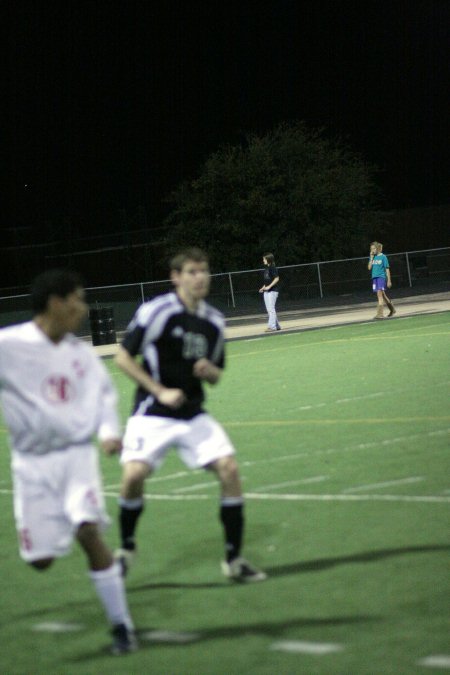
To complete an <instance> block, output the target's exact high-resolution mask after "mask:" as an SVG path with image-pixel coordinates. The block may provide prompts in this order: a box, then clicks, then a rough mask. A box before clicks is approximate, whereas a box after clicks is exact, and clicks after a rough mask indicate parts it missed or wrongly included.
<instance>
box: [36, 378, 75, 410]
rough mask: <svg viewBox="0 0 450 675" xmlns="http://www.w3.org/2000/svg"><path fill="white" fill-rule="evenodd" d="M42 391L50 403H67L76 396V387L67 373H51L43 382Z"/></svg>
mask: <svg viewBox="0 0 450 675" xmlns="http://www.w3.org/2000/svg"><path fill="white" fill-rule="evenodd" d="M42 393H43V395H44V398H46V399H47V401H49V402H50V403H67V402H68V401H71V400H72V399H73V398H75V387H74V386H73V384H72V383H71V382H70V380H69V378H67V377H66V376H65V375H50V377H47V379H46V380H44V382H43V384H42Z"/></svg>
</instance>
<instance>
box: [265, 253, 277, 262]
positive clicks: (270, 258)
mask: <svg viewBox="0 0 450 675" xmlns="http://www.w3.org/2000/svg"><path fill="white" fill-rule="evenodd" d="M263 258H265V259H266V260H267V262H268V263H269V265H274V264H275V257H274V255H273V253H264V255H263Z"/></svg>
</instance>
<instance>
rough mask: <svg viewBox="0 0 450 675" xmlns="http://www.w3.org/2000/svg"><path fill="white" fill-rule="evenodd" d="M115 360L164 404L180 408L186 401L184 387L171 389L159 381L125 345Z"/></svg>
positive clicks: (130, 376) (125, 371) (131, 377)
mask: <svg viewBox="0 0 450 675" xmlns="http://www.w3.org/2000/svg"><path fill="white" fill-rule="evenodd" d="M114 361H115V363H116V364H117V366H118V367H119V368H120V369H121V370H122V371H123V372H124V373H125V374H126V375H128V377H129V378H130V379H132V380H134V382H136V383H137V384H139V385H140V386H141V387H142V388H143V389H145V390H146V391H148V392H149V394H151V395H152V396H154V397H155V398H156V399H157V400H158V401H159V402H160V403H162V405H166V406H168V407H169V408H178V407H179V406H181V405H182V404H183V403H184V401H185V395H184V392H183V391H182V389H169V388H168V387H165V386H164V385H163V384H161V382H157V381H156V380H155V379H154V378H153V377H151V376H150V375H149V374H148V373H147V372H146V371H145V370H144V368H143V367H142V366H141V364H140V363H138V362H137V361H136V360H135V358H134V356H132V355H131V354H130V353H129V352H128V351H127V350H126V349H125V348H124V347H122V346H120V347H119V349H118V351H117V354H116V356H115V358H114Z"/></svg>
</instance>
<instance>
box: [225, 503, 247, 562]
mask: <svg viewBox="0 0 450 675" xmlns="http://www.w3.org/2000/svg"><path fill="white" fill-rule="evenodd" d="M220 520H221V521H222V524H223V529H224V534H225V555H226V559H227V562H230V560H234V558H237V557H238V556H239V554H240V552H241V546H242V536H243V532H244V504H243V502H242V499H241V500H238V499H233V500H231V499H228V500H224V501H222V504H221V506H220Z"/></svg>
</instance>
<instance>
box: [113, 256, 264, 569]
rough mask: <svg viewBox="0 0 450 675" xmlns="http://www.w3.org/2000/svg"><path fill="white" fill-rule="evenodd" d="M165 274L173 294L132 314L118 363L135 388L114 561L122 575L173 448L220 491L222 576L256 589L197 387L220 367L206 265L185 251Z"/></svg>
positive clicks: (230, 462) (215, 429)
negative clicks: (150, 493)
mask: <svg viewBox="0 0 450 675" xmlns="http://www.w3.org/2000/svg"><path fill="white" fill-rule="evenodd" d="M170 271H171V280H172V283H173V285H174V287H175V291H174V292H171V293H167V294H165V295H162V296H159V297H157V298H155V299H154V300H151V301H150V302H147V303H144V304H143V305H142V306H141V307H140V308H139V309H138V311H137V312H136V314H135V316H134V318H133V319H132V321H131V323H130V324H129V326H128V329H127V332H126V335H125V338H124V340H123V343H122V345H121V346H120V348H119V351H118V354H117V356H116V363H117V365H118V366H119V368H121V369H122V370H123V371H124V372H125V373H126V374H127V375H128V376H129V377H130V378H131V379H132V380H134V381H135V382H136V383H137V390H136V396H135V402H134V408H133V413H132V416H131V417H130V418H129V420H128V423H127V427H126V431H125V436H124V439H123V451H122V456H121V463H122V465H123V474H122V486H121V493H120V495H121V496H120V500H119V505H120V514H119V525H120V533H121V548H120V549H118V551H116V558H117V559H119V560H120V562H121V564H122V568H123V571H124V574H125V573H126V571H127V568H128V567H129V565H130V564H131V562H132V560H133V557H134V553H135V550H136V542H135V531H136V526H137V523H138V519H139V517H140V515H141V514H142V511H143V508H144V501H143V490H144V481H145V479H146V478H147V477H148V476H150V475H151V474H152V473H153V471H154V470H155V469H157V468H158V466H160V465H161V463H162V461H163V460H164V457H165V455H166V453H167V452H168V450H169V449H170V448H171V447H176V448H177V450H178V453H179V455H180V457H181V459H182V460H183V461H184V463H185V464H186V465H187V466H188V467H189V468H192V469H197V468H204V469H208V470H211V471H213V472H214V473H215V474H216V476H217V479H218V481H219V483H220V487H221V504H220V519H221V522H222V525H223V529H224V536H225V560H224V561H223V562H222V572H223V574H224V575H225V576H226V577H228V578H229V579H231V580H235V581H245V582H247V581H262V580H263V579H265V578H266V574H265V573H264V572H261V571H260V570H258V569H255V568H254V567H253V565H251V564H250V563H249V562H248V561H247V560H245V559H244V558H242V557H241V546H242V538H243V527H244V515H243V510H244V504H243V496H242V490H241V482H240V477H239V469H238V464H237V461H236V458H235V450H234V448H233V445H232V443H231V441H230V439H229V438H228V436H227V434H226V433H225V431H224V429H223V428H222V426H221V425H220V424H219V423H218V422H217V421H216V420H215V419H214V418H213V417H211V416H210V415H209V414H208V413H206V412H205V411H204V409H203V401H204V392H203V386H202V382H203V381H206V382H208V383H210V384H216V383H217V382H218V381H219V379H220V376H221V373H222V369H223V367H224V334H223V331H224V318H223V315H222V314H221V313H220V312H219V311H218V310H216V309H215V308H213V307H211V305H209V304H207V303H206V302H205V300H204V298H205V297H206V296H207V295H208V293H209V287H210V279H211V277H210V271H209V264H208V258H207V256H206V254H205V253H204V252H203V251H201V250H200V249H196V248H191V249H187V250H185V251H183V252H182V253H180V254H178V255H177V256H175V257H174V258H173V259H172V261H171V264H170ZM139 355H140V356H141V357H142V359H139V358H136V357H139Z"/></svg>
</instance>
